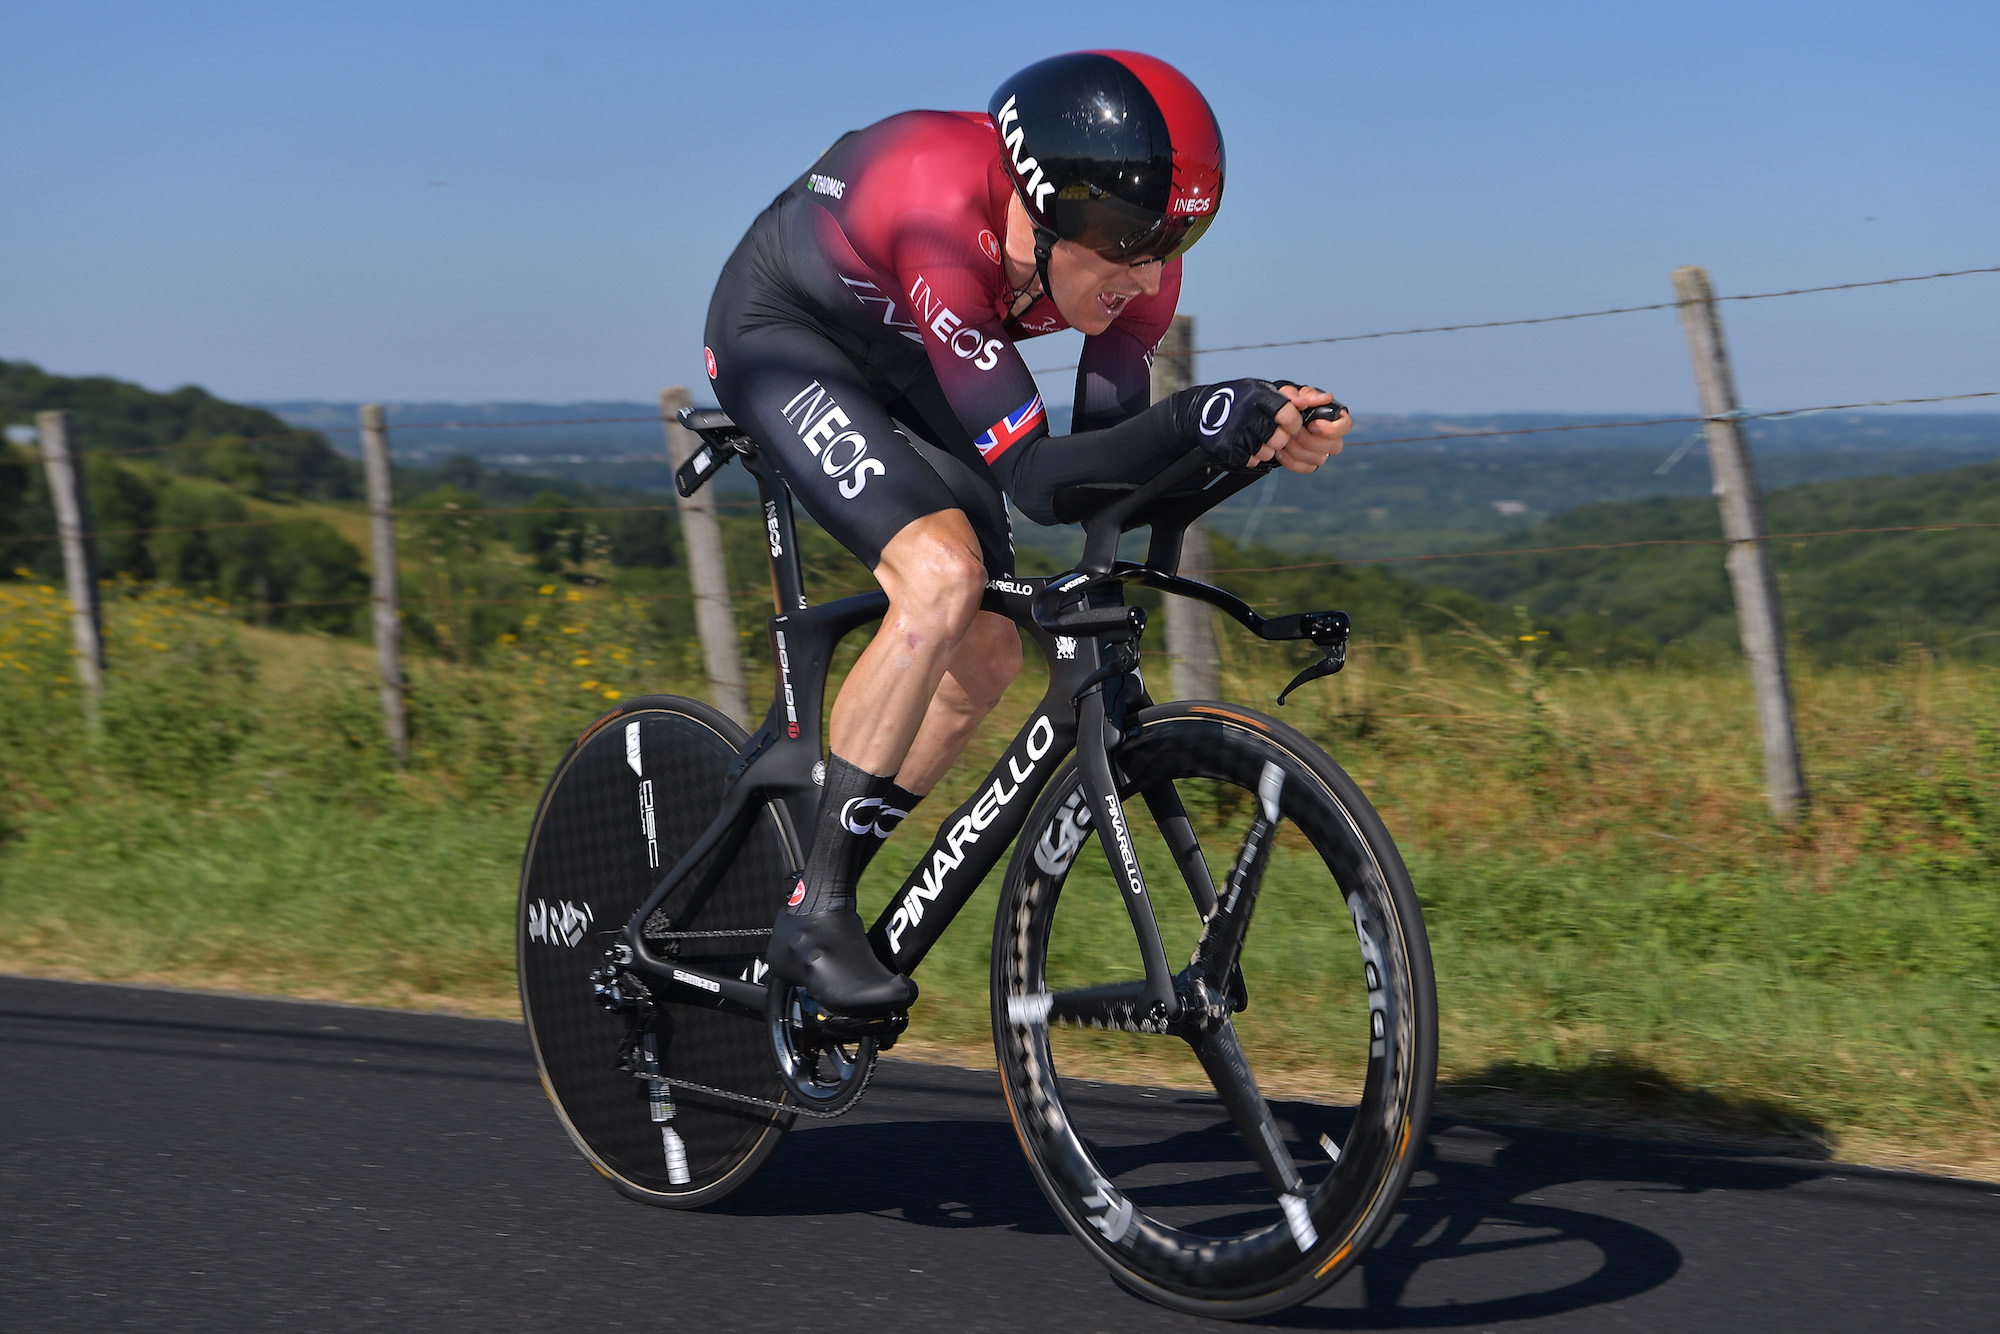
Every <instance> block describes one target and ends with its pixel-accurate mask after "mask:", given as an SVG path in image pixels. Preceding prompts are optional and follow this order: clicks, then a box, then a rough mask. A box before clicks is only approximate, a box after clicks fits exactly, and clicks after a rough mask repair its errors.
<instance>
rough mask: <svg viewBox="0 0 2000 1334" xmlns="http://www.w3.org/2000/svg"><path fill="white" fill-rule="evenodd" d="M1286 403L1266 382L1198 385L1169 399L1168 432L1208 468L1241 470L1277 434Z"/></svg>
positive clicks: (1228, 382) (1271, 385) (1249, 381)
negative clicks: (1171, 420)
mask: <svg viewBox="0 0 2000 1334" xmlns="http://www.w3.org/2000/svg"><path fill="white" fill-rule="evenodd" d="M1290 402H1291V400H1290V399H1288V398H1286V397H1285V396H1284V395H1283V394H1282V393H1280V392H1279V391H1278V387H1277V386H1276V385H1274V384H1272V383H1271V382H1270V381H1269V380H1230V381H1227V382H1226V383H1223V384H1198V385H1196V386H1195V387H1194V388H1192V389H1183V390H1181V392H1179V393H1178V394H1175V395H1174V397H1173V404H1174V427H1175V429H1176V430H1177V431H1178V432H1179V433H1180V436H1181V438H1182V439H1183V440H1185V441H1187V442H1188V444H1189V445H1191V446H1193V447H1196V448H1199V449H1200V450H1201V451H1202V452H1203V453H1204V454H1206V455H1208V458H1209V461H1210V462H1212V463H1218V464H1220V465H1222V466H1223V467H1225V468H1241V467H1243V466H1244V465H1246V464H1248V463H1249V462H1250V459H1251V457H1252V456H1253V455H1255V454H1256V452H1257V451H1258V450H1260V449H1262V448H1263V447H1264V445H1265V443H1266V442H1267V441H1269V440H1270V438H1271V436H1272V435H1273V434H1274V433H1275V432H1276V431H1277V429H1278V414H1279V413H1280V412H1282V411H1283V410H1284V408H1285V406H1286V404H1288V403H1290Z"/></svg>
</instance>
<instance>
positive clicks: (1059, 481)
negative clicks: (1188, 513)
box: [704, 51, 1352, 1016]
mask: <svg viewBox="0 0 2000 1334" xmlns="http://www.w3.org/2000/svg"><path fill="white" fill-rule="evenodd" d="M1222 185H1223V150H1222V134H1221V130H1220V128H1219V127H1218V126H1217V125H1216V122H1215V117H1214V113H1213V112H1211V111H1210V109H1209V106H1208V103H1207V102H1206V101H1205V100H1204V99H1203V98H1202V95H1201V94H1200V93H1199V92H1198V91H1197V90H1196V89H1195V87H1194V85H1193V84H1192V83H1190V82H1189V81H1188V80H1187V78H1186V77H1185V76H1183V75H1182V74H1181V73H1180V72H1179V71H1178V70H1176V69H1174V68H1173V67H1172V66H1170V65H1168V64H1166V63H1165V62H1163V61H1160V60H1157V59H1154V58H1153V57H1151V56H1145V55H1139V54H1136V53H1133V52H1128V51H1092V52H1080V53H1076V54H1072V55H1065V56H1057V57H1055V58H1053V59H1050V60H1044V61H1041V62H1040V63H1038V64H1035V65H1031V66H1029V67H1028V68H1027V69H1024V70H1022V71H1020V72H1019V73H1017V74H1015V75H1014V76H1013V77H1012V78H1010V79H1008V80H1007V81H1006V82H1005V83H1003V84H1002V85H1001V86H1000V88H999V90H998V91H997V92H996V93H994V95H993V99H992V101H991V103H990V104H989V108H988V112H987V114H986V115H980V114H978V113H975V112H937V111H913V112H907V113H904V114H902V115H897V116H892V117H890V118H889V119H887V120H884V121H881V122H879V123H877V124H875V125H872V126H870V127H868V128H867V129H864V130H857V131H854V132H852V133H850V134H847V135H845V136H843V137H842V138H841V139H840V140H838V141H837V142H836V143H835V144H834V145H833V146H832V147H831V148H829V149H827V151H826V152H825V153H824V154H823V155H822V156H821V157H820V159H819V161H818V162H816V163H815V164H814V165H813V167H812V169H811V170H810V171H808V172H807V173H806V174H805V175H803V176H801V177H799V179H798V180H796V181H794V182H793V183H792V185H791V186H790V187H789V188H788V189H787V190H785V192H784V193H783V194H781V195H779V196H778V198H777V199H776V200H775V201H774V202H773V203H772V204H771V206H770V207H769V208H767V209H765V210H764V212H763V213H762V214H761V215H759V217H758V218H757V220H756V222H754V223H753V224H752V225H751V227H750V230H749V232H748V234H747V235H745V237H744V238H743V240H742V242H741V243H740V244H739V245H738V246H737V248H736V251H735V253H734V254H733V255H731V256H730V259H729V261H728V263H727V264H726V265H724V267H723V271H722V276H721V278H720V280H719V281H718V282H717V284H716V289H715V295H714V298H713V300H712V302H711V303H710V306H709V312H708V324H707V331H706V344H707V346H706V347H705V348H704V355H705V360H706V363H707V370H708V375H709V379H710V381H711V383H712V385H713V387H714V391H715V396H716V400H717V401H718V402H719V403H720V404H721V405H722V407H723V408H724V409H725V410H727V411H728V412H729V414H730V416H731V417H732V418H733V419H734V420H735V421H736V422H737V424H738V425H740V426H742V427H743V428H744V429H745V430H746V431H747V432H748V433H749V434H750V435H751V436H752V437H754V438H755V439H756V440H757V441H758V442H759V443H760V444H761V445H762V446H763V447H764V448H765V449H766V450H768V451H769V453H770V455H771V456H772V457H773V458H774V460H775V461H776V463H777V466H778V469H779V471H780V472H781V473H782V474H783V476H784V478H785V481H786V484H787V485H788V486H789V488H790V489H791V491H792V493H793V494H794V495H795V496H796V497H797V498H798V500H799V501H800V502H801V503H802V504H803V505H804V506H805V508H806V510H807V512H808V513H810V514H811V515H812V516H813V518H814V519H816V520H817V521H818V522H819V523H820V525H821V526H822V527H824V528H825V529H826V530H827V531H828V532H829V533H831V534H833V536H834V537H835V538H836V539H838V540H839V541H840V542H841V543H842V544H843V545H845V546H846V547H847V549H848V550H849V551H851V552H853V553H854V554H855V555H856V556H857V557H858V558H860V559H861V561H862V562H863V563H865V564H866V565H867V566H868V567H869V568H870V569H871V570H873V571H874V573H875V577H876V579H877V580H878V581H879V582H880V584H881V586H882V588H883V591H884V592H886V593H887V594H888V598H889V609H888V613H887V615H886V616H885V617H884V619H883V623H882V628H881V629H880V631H878V632H877V634H876V636H875V638H874V640H873V641H872V642H871V643H870V644H869V645H868V647H867V648H866V649H865V650H864V651H863V652H862V654H861V656H860V658H859V659H858V660H857V661H856V662H855V664H854V667H853V670H852V671H851V672H849V674H848V677H847V680H846V682H845V684H844V685H843V686H842V687H841V690H840V692H839V695H838V697H837V698H836V699H835V700H834V704H833V710H832V716H831V719H830V720H829V742H830V749H831V751H832V754H831V755H830V757H829V758H828V761H827V766H826V778H825V790H824V793H823V795H822V799H821V802H820V816H819V821H818V825H817V827H816V828H815V830H814V833H813V838H812V846H811V852H810V854H809V855H808V857H807V864H806V866H805V868H804V870H803V871H802V872H801V873H800V875H799V877H798V879H797V881H796V883H795V884H794V885H793V887H792V892H791V895H790V898H789V900H788V902H787V904H786V906H785V908H784V909H782V910H781V911H780V913H779V916H778V921H777V923H776V928H775V930H774V931H773V933H772V938H771V946H770V952H769V958H768V961H769V963H770V966H771V969H772V971H773V972H775V973H776V974H777V975H778V976H779V977H781V978H784V979H786V980H787V981H790V982H792V983H794V984H797V985H799V986H802V987H804V989H805V990H806V991H807V993H808V994H810V995H811V996H812V997H813V998H814V999H815V1000H816V1001H817V1002H818V1003H819V1004H820V1005H821V1006H822V1007H824V1008H825V1009H826V1010H828V1011H832V1012H835V1013H840V1014H849V1015H857V1016H859V1015H872V1014H881V1013H887V1012H895V1011H900V1010H903V1009H905V1008H907V1007H908V1005H909V1004H910V1002H911V1001H913V1000H914V999H915V998H916V994H917V988H916V984H915V983H914V982H912V981H910V979H908V978H906V977H902V976H899V975H897V974H894V973H892V972H890V971H889V970H888V969H887V968H886V967H884V966H883V965H882V963H881V962H880V961H879V960H877V959H876V957H875V954H874V952H873V950H872V949H871V948H870V947H869V944H868V941H867V936H866V933H865V928H864V927H863V925H862V922H861V918H860V915H859V914H858V913H857V912H856V911H855V900H854V887H855V883H856V881H857V880H858V879H859V877H860V875H861V871H862V869H863V868H864V867H865V866H866V865H867V862H868V860H869V858H870V857H871V856H872V855H873V853H874V851H875V849H876V848H877V847H878V846H879V845H880V842H881V840H882V839H884V838H886V837H887V836H888V834H889V833H890V831H891V830H893V829H894V828H895V826H896V825H897V824H898V823H900V822H901V820H902V819H903V818H904V817H905V816H907V815H908V814H909V812H910V810H911V809H912V808H913V807H914V806H915V805H916V804H917V802H918V801H919V800H921V799H922V797H923V796H924V794H926V793H928V792H929V791H930V790H931V788H932V787H933V786H935V785H936V784H937V782H938V780H939V779H940V778H942V777H943V776H944V773H945V771H946V770H947V769H949V768H950V766H951V764H952V762H953V761H954V760H956V759H957V757H958V754H959V752H960V751H961V750H962V749H963V748H964V746H965V744H966V742H967V741H968V740H969V739H970V738H971V735H972V733H973V731H974V730H975V729H976V728H977V727H978V725H979V723H980V721H981V720H982V719H983V718H984V717H985V716H986V714H987V713H988V712H989V711H990V710H991V709H992V708H993V706H994V705H995V704H996V703H998V702H999V699H1000V696H1001V693H1002V692H1003V691H1004V690H1005V689H1006V687H1007V685H1008V683H1009V682H1011V681H1012V680H1013V678H1014V676H1015V675H1016V674H1017V673H1018V672H1019V671H1020V666H1021V649H1020V641H1019V639H1018V637H1017V634H1016V631H1015V629H1014V627H1013V625H1012V624H1011V623H1010V622H1008V621H1007V620H1006V619H1005V618H1004V617H1001V616H997V615H993V614H991V613H985V612H981V611H980V610H979V604H980V600H981V597H982V594H983V591H984V588H985V585H986V582H987V581H988V580H989V579H993V578H1002V577H1005V576H1007V575H1009V574H1011V573H1012V571H1013V539H1012V532H1011V529H1010V526H1009V519H1008V514H1007V506H1006V499H1005V498H1004V497H1003V492H1004V495H1005V496H1011V497H1012V499H1013V501H1014V504H1015V505H1016V506H1017V507H1018V508H1019V509H1020V510H1021V511H1022V512H1023V513H1024V514H1026V515H1027V516H1028V517H1029V518H1031V519H1033V520H1035V521H1036V522H1037V523H1043V524H1053V523H1057V522H1061V521H1063V518H1064V516H1063V515H1061V514H1060V513H1059V511H1058V504H1057V496H1058V493H1059V492H1060V491H1061V490H1062V489H1063V488H1064V487H1067V486H1073V485H1076V484H1079V483H1089V482H1097V483H1104V482H1126V483H1136V482H1141V481H1144V480H1146V479H1148V478H1150V477H1152V476H1154V475H1156V474H1157V473H1158V472H1159V471H1160V469H1161V468H1163V467H1165V466H1166V465H1167V464H1169V463H1171V462H1172V461H1173V460H1175V459H1177V458H1179V457H1181V456H1182V455H1183V454H1185V453H1186V452H1187V451H1189V450H1193V449H1201V450H1203V451H1205V452H1206V453H1207V454H1208V455H1209V456H1210V457H1211V458H1212V459H1214V460H1215V461H1217V462H1220V463H1223V464H1226V465H1229V466H1235V467H1244V466H1251V465H1255V464H1258V463H1262V462H1264V461H1266V460H1269V459H1277V460H1278V461H1280V462H1281V463H1283V464H1284V466H1285V467H1287V468H1289V469H1291V470H1292V471H1294V472H1311V471H1313V470H1314V469H1315V468H1317V467H1319V465H1320V464H1322V463H1323V462H1325V460H1326V459H1327V458H1328V457H1329V456H1330V455H1332V454H1335V453H1338V452H1339V450H1340V445H1341V441H1340V437H1341V436H1342V435H1343V434H1345V432H1346V430H1347V428H1348V427H1349V426H1350V425H1352V419H1351V418H1348V417H1345V416H1343V417H1342V418H1341V419H1340V420H1339V421H1337V422H1331V423H1329V422H1315V423H1313V424H1312V425H1311V426H1310V427H1309V428H1308V427H1306V426H1305V425H1304V423H1303V419H1302V417H1301V415H1300V411H1301V409H1303V408H1310V407H1314V406H1318V405H1320V404H1324V403H1328V402H1331V401H1332V397H1331V395H1329V394H1326V393H1324V392H1322V391H1319V390H1315V389H1310V388H1302V387H1298V386H1294V385H1291V384H1289V383H1285V382H1279V383H1272V382H1269V381H1264V380H1248V379H1246V380H1233V381H1229V382H1227V383H1224V384H1216V385H1201V386H1197V387H1195V388H1193V389H1189V390H1185V391H1182V392H1181V393H1178V394H1175V395H1173V396H1171V397H1170V398H1168V399H1165V400H1163V401H1162V402H1160V403H1157V404H1152V405H1151V406H1150V407H1149V406H1148V404H1149V402H1150V399H1151V374H1150V367H1151V361H1152V354H1153V349H1154V348H1155V347H1156V346H1157V345H1158V343H1159V340H1160V338H1161V336H1162V334H1164V333H1165V331H1166V329H1167V326H1168V322H1169V321H1170V320H1171V319H1172V317H1173V313H1174V306H1175V303H1176V300H1177V298H1178V296H1179V293H1180V286H1181V259H1180V255H1181V252H1182V251H1184V250H1186V249H1187V248H1188V247H1189V246H1191V245H1193V244H1194V242H1195V241H1196V240H1197V239H1198V238H1199V237H1200V236H1201V235H1202V233H1203V232H1204V231H1206V230H1207V228H1208V226H1209V224H1210V223H1212V222H1213V221H1214V220H1215V213H1216V209H1217V207H1218V206H1219V205H1220V203H1221V200H1222ZM1063 328H1073V329H1078V330H1080V331H1081V332H1082V333H1083V334H1084V336H1085V337H1084V343H1083V353H1082V357H1081V365H1080V366H1079V368H1078V370H1077V378H1076V397H1075V408H1074V417H1073V421H1072V431H1071V434H1070V435H1068V436H1067V437H1062V438H1056V437H1052V436H1050V435H1049V433H1048V424H1047V414H1046V413H1045V411H1044V409H1043V406H1042V401H1041V398H1040V396H1039V394H1038V393H1037V391H1036V388H1035V381H1034V378H1033V377H1032V376H1031V375H1030V374H1029V372H1028V368H1027V366H1026V364H1025V363H1024V362H1023V361H1022V359H1021V356H1020V353H1019V352H1017V351H1016V350H1015V344H1016V343H1017V342H1019V341H1020V340H1022V339H1024V338H1030V337H1033V336H1035V335H1037V334H1045V333H1053V332H1056V331H1057V330H1059V329H1063Z"/></svg>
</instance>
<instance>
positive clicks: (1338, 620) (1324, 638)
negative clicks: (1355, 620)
mask: <svg viewBox="0 0 2000 1334" xmlns="http://www.w3.org/2000/svg"><path fill="white" fill-rule="evenodd" d="M1301 628H1303V629H1305V631H1306V633H1308V634H1310V635H1311V636H1312V642H1313V643H1314V644H1315V645H1317V646H1318V648H1319V651H1320V653H1321V655H1322V656H1321V658H1320V660H1319V661H1318V662H1315V663H1313V664H1312V665H1311V666H1309V667H1307V668H1306V669H1305V670H1303V671H1301V672H1300V673H1299V674H1298V675H1297V676H1294V677H1293V678H1292V682H1291V684H1290V685H1288V686H1286V687H1285V688H1284V689H1283V690H1280V691H1279V692H1278V705H1279V707H1280V708H1282V707H1283V706H1284V703H1285V697H1286V696H1287V695H1289V694H1291V693H1292V692H1293V691H1294V690H1297V689H1298V688H1299V687H1300V686H1302V685H1305V684H1306V683H1307V682H1310V681H1317V680H1319V679H1320V678H1321V677H1323V676H1332V675H1333V674H1334V673H1335V672H1337V671H1339V670H1340V669H1341V668H1343V667H1345V666H1346V665H1347V631H1348V628H1349V622H1348V619H1347V613H1345V612H1339V611H1330V612H1308V613H1307V614H1306V615H1305V616H1304V617H1302V618H1301Z"/></svg>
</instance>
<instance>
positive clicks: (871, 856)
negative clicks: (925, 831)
mask: <svg viewBox="0 0 2000 1334" xmlns="http://www.w3.org/2000/svg"><path fill="white" fill-rule="evenodd" d="M922 800H923V798H922V797H920V796H918V795H917V794H916V793H914V792H912V791H910V790H909V789H908V788H906V787H904V786H903V785H902V784H901V783H891V784H889V791H888V794H887V795H886V796H884V797H883V798H882V809H881V810H879V811H877V812H876V813H875V837H874V838H872V839H869V840H868V846H867V847H866V848H865V849H863V850H862V853H861V864H860V865H858V866H856V867H855V868H854V880H855V883H856V884H859V883H860V882H861V873H862V872H863V871H865V870H867V869H868V863H869V862H872V861H874V860H875V854H876V853H878V852H880V851H881V850H882V844H883V843H884V842H885V841H886V840H887V839H888V837H889V835H891V834H893V833H895V832H896V830H897V828H898V827H899V826H900V825H901V824H902V823H903V821H905V820H907V819H909V818H910V812H911V811H914V810H915V809H916V808H917V803H918V802H920V801H922Z"/></svg>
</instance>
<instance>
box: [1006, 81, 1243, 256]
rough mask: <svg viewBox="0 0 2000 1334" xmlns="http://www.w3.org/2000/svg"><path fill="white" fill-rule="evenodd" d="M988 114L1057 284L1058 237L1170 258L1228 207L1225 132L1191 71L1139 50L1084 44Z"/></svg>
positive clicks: (1013, 88) (1011, 84)
mask: <svg viewBox="0 0 2000 1334" xmlns="http://www.w3.org/2000/svg"><path fill="white" fill-rule="evenodd" d="M988 110H989V112H990V114H991V115H992V117H993V129H994V132H995V133H996V134H997V135H998V136H999V140H1000V160H1001V162H1002V163H1003V164H1004V166H1005V168H1006V171H1007V175H1008V178H1009V179H1010V180H1012V181H1013V183H1014V190H1015V193H1017V194H1018V195H1019V196H1020V197H1021V202H1022V204H1023V205H1025V206H1026V208H1027V210H1028V217H1029V218H1030V219H1031V220H1032V221H1033V222H1034V224H1035V257H1036V260H1037V267H1038V268H1039V269H1040V270H1041V278H1042V287H1043V290H1044V291H1046V290H1047V289H1048V252H1049V251H1050V250H1052V249H1053V248H1054V246H1055V243H1056V241H1057V240H1064V241H1075V242H1077V243H1078V244H1080V245H1085V246H1089V247H1090V248H1091V249H1093V250H1095V251H1097V252H1098V253H1099V254H1100V255H1102V256H1104V257H1105V258H1106V259H1112V260H1120V261H1123V262H1126V263H1131V264H1138V263H1144V262H1146V261H1149V260H1156V259H1166V258H1168V257H1169V256H1172V255H1177V254H1179V253H1180V252H1181V251H1183V250H1186V249H1187V248H1188V247H1189V246H1191V245H1193V244H1194V243H1195V242H1196V241H1197V240H1199V239H1200V237H1201V234H1202V233H1203V232H1204V231H1206V230H1207V229H1208V224H1209V223H1210V222H1212V221H1214V219H1215V213H1216V209H1217V208H1218V207H1220V205H1221V203H1222V173H1223V160H1222V129H1221V127H1220V126H1218V125H1217V124H1216V123H1215V113H1214V112H1213V111H1211V110H1209V106H1208V102H1207V101H1206V100H1205V99H1204V98H1203V97H1202V95H1201V93H1200V92H1199V91H1198V90H1197V89H1196V88H1195V86H1194V85H1193V84H1192V83H1189V82H1188V80H1187V76H1186V75H1184V74H1182V73H1181V72H1180V71H1179V70H1177V69H1175V68H1174V67H1173V66H1172V65H1169V64H1167V63H1166V62H1165V61H1164V60H1158V59H1155V58H1154V57H1152V56H1146V55H1140V54H1138V53H1137V52H1134V51H1079V52H1075V53H1073V54H1071V55H1066V56H1055V57H1053V58H1051V59H1048V60H1044V61H1041V62H1039V63H1037V64H1033V65H1030V66H1028V67H1027V68H1026V69H1024V70H1022V71H1021V72H1020V73H1018V74H1016V75H1014V76H1013V77H1012V78H1010V79H1008V80H1007V81H1006V82H1005V83H1003V84H1001V85H1000V88H999V91H997V92H995V93H994V94H993V101H992V103H991V104H990V105H989V107H988Z"/></svg>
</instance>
